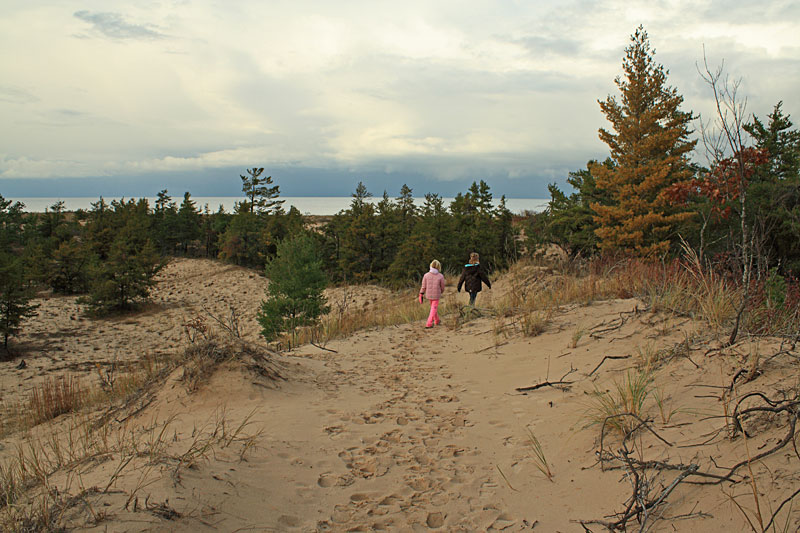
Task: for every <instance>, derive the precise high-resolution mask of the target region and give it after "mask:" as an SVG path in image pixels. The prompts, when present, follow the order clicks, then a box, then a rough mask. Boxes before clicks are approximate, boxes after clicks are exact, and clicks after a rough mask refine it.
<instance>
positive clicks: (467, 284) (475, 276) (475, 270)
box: [458, 252, 492, 306]
mask: <svg viewBox="0 0 800 533" xmlns="http://www.w3.org/2000/svg"><path fill="white" fill-rule="evenodd" d="M481 282H483V283H485V284H486V286H487V287H489V288H490V289H491V288H492V284H491V283H490V282H489V278H488V277H487V276H486V273H485V272H484V271H483V269H482V268H481V261H480V256H478V254H477V253H475V252H472V253H471V254H469V263H467V264H466V265H464V271H463V272H461V278H460V279H459V280H458V292H461V286H462V285H464V288H465V289H466V291H467V292H468V293H469V305H473V306H474V305H475V297H476V296H478V293H479V292H481Z"/></svg>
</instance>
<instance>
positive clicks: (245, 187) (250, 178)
mask: <svg viewBox="0 0 800 533" xmlns="http://www.w3.org/2000/svg"><path fill="white" fill-rule="evenodd" d="M263 172H264V169H263V168H248V169H247V174H248V175H247V176H242V175H239V177H240V178H242V192H243V193H244V195H245V197H246V198H247V200H245V201H244V202H242V204H241V206H240V208H239V211H240V212H248V213H258V214H270V213H276V212H278V211H280V210H281V205H282V204H283V202H284V201H283V200H277V198H278V195H279V194H280V187H279V186H278V185H273V186H272V187H270V185H272V176H266V177H261V174H262V173H263Z"/></svg>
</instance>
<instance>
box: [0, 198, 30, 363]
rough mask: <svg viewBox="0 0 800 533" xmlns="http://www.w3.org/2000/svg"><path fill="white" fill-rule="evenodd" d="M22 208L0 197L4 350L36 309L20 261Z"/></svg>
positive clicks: (0, 325)
mask: <svg viewBox="0 0 800 533" xmlns="http://www.w3.org/2000/svg"><path fill="white" fill-rule="evenodd" d="M24 207H25V206H24V205H23V204H21V203H20V202H14V203H12V202H11V200H6V199H5V198H3V196H2V195H0V336H2V338H3V347H4V348H5V349H6V350H7V349H8V339H9V337H11V336H14V335H16V334H18V333H19V332H20V330H21V328H22V322H23V321H24V320H25V319H26V318H30V317H32V316H34V315H35V314H36V313H35V309H36V307H37V306H35V305H32V304H31V303H30V301H31V299H32V298H33V294H32V291H31V289H30V283H29V276H28V275H27V273H26V271H25V264H24V262H23V257H22V256H23V253H24V246H23V225H24V224H23V217H22V210H23V208H24Z"/></svg>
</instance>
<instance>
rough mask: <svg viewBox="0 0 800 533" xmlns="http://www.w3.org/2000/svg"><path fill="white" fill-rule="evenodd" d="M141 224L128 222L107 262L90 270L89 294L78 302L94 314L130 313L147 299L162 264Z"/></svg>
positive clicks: (111, 249)
mask: <svg viewBox="0 0 800 533" xmlns="http://www.w3.org/2000/svg"><path fill="white" fill-rule="evenodd" d="M141 224H142V221H141V220H138V219H136V218H131V219H129V220H128V223H127V224H126V225H125V227H123V228H122V229H121V231H120V232H119V233H118V234H117V236H116V238H115V239H114V240H113V241H112V243H111V246H110V248H109V251H108V255H107V257H106V259H105V260H104V261H101V262H98V263H96V264H94V265H93V267H92V268H91V271H90V272H91V282H90V286H89V295H88V296H87V297H86V298H82V299H81V300H80V301H81V303H84V304H86V305H87V307H88V309H89V311H90V312H92V313H93V314H97V315H102V314H107V313H111V312H116V311H125V310H129V309H132V308H133V307H134V306H135V305H136V304H138V303H140V302H142V301H144V300H147V299H148V298H149V296H150V289H151V288H152V287H153V286H154V285H155V275H156V274H157V273H158V271H159V270H161V268H162V267H163V266H164V262H163V261H162V259H161V256H160V255H159V254H158V252H157V250H156V247H155V245H153V243H152V241H151V240H150V239H149V238H148V237H147V232H146V231H143V229H142V227H141Z"/></svg>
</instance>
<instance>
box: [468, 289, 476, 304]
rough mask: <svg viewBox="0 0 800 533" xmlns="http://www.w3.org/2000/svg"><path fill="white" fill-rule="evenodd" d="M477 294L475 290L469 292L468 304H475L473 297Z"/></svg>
mask: <svg viewBox="0 0 800 533" xmlns="http://www.w3.org/2000/svg"><path fill="white" fill-rule="evenodd" d="M476 296H478V293H477V292H471V293H469V305H475V297H476Z"/></svg>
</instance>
